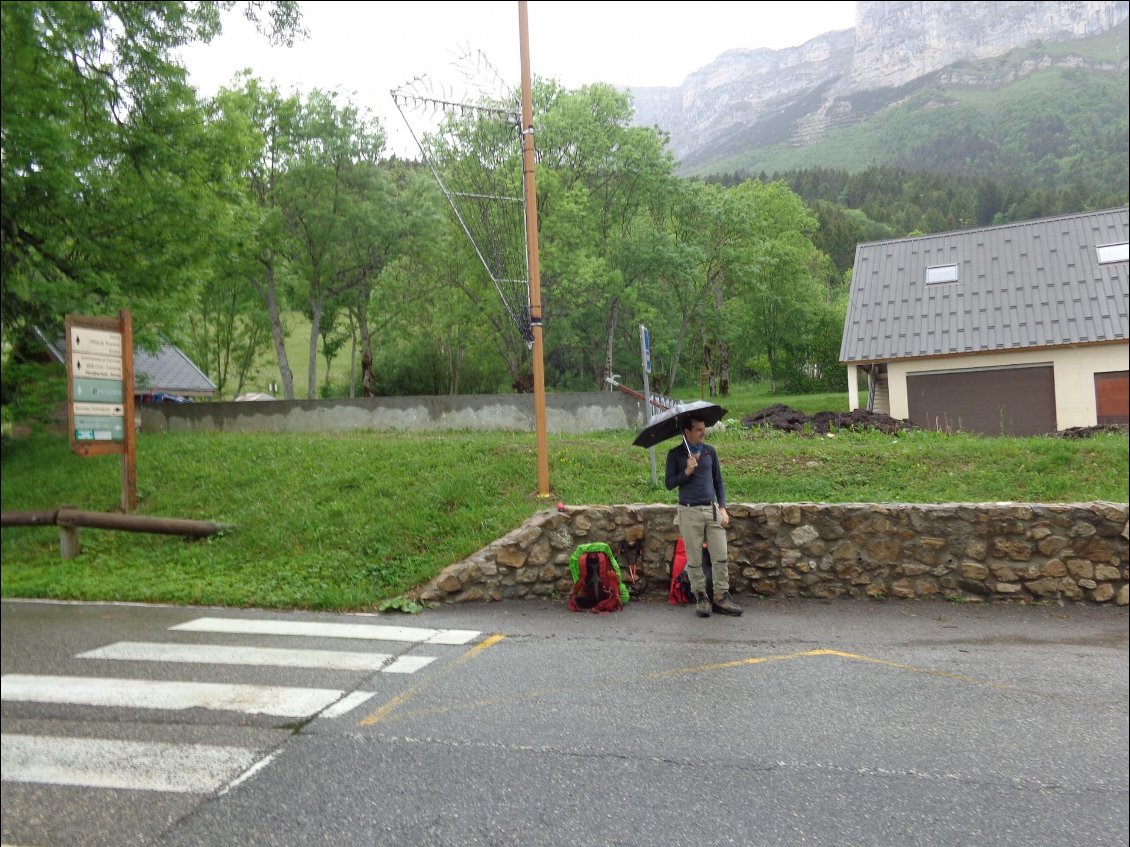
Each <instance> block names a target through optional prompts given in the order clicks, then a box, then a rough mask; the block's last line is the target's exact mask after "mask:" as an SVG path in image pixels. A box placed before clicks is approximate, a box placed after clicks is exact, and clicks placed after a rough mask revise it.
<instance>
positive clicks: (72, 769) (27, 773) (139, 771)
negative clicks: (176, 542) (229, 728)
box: [0, 617, 480, 794]
mask: <svg viewBox="0 0 1130 847" xmlns="http://www.w3.org/2000/svg"><path fill="white" fill-rule="evenodd" d="M168 630H169V631H170V632H174V633H179V632H185V633H197V634H199V633H206V634H208V633H210V634H216V635H225V636H245V637H246V638H261V637H270V638H287V637H293V638H318V639H331V638H332V639H343V640H344V639H353V640H356V641H364V642H375V641H387V642H398V643H402V644H403V643H408V644H418V645H444V646H447V645H450V646H459V645H463V644H467V643H469V642H471V641H473V640H474V639H475V638H477V637H478V636H479V635H480V633H479V632H477V631H472V630H445V629H429V628H425V627H419V628H412V627H401V626H385V625H376V624H356V623H323V622H315V621H291V620H269V619H248V618H221V617H201V618H196V619H195V620H191V621H187V622H185V623H182V624H177V625H175V626H171V627H169V628H168ZM291 643H293V642H291ZM402 649H410V648H402ZM75 658H76V659H83V660H101V661H121V662H159V663H163V664H167V665H176V664H193V665H196V666H209V665H214V666H231V665H238V666H248V667H263V668H308V669H316V670H321V671H342V672H347V673H381V674H412V673H415V672H417V671H419V670H420V669H421V668H424V667H426V666H427V665H429V664H431V663H432V662H434V661H436V657H435V656H423V655H400V656H397V655H394V654H393V653H388V652H367V651H365V650H357V649H353V650H329V649H304V648H296V647H290V646H287V647H279V646H263V645H262V644H255V645H249V644H229V643H224V644H198V643H192V644H184V643H175V642H146V641H118V642H114V643H112V644H107V645H105V646H103V647H98V648H96V649H93V650H86V651H84V652H81V653H78V654H76V656H75ZM375 695H376V692H374V691H350V690H343V689H337V688H304V687H292V686H273V685H248V684H229V683H212V682H187V681H162V680H145V679H118V678H105V677H88V676H66V675H34V674H20V673H11V674H5V675H4V676H3V677H0V699H2V700H3V701H4V702H5V703H45V704H61V705H77V706H94V707H109V708H120V709H153V710H158V709H159V710H185V709H208V710H217V711H224V712H234V713H241V714H247V715H267V716H271V717H279V718H286V719H307V718H311V717H315V716H317V717H321V718H330V719H333V718H340V717H342V716H344V715H347V714H349V713H350V712H352V711H353V710H355V709H357V708H358V707H359V706H361V705H362V704H363V703H365V702H367V701H369V700H370V699H372V698H373V697H374V696H375ZM273 756H274V754H267V755H264V752H263V751H261V750H255V749H249V748H243V747H237V746H222V745H208V744H185V743H166V742H160V741H145V742H141V741H123V740H113V739H98V738H63V737H55V736H41V735H27V734H7V733H4V734H3V781H4V782H27V783H42V784H50V785H67V786H84V787H88V788H108V789H126V790H136V791H162V792H173V793H197V794H207V793H211V792H216V791H220V790H223V791H226V790H228V789H230V788H231V787H232V786H234V785H237V784H239V782H240V781H242V780H245V779H247V778H248V777H249V776H250V775H252V774H254V773H255V772H256V771H257V770H258V769H260V768H262V767H265V766H267V765H269V763H270V762H271V761H272V760H273Z"/></svg>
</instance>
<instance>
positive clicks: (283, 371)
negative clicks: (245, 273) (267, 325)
mask: <svg viewBox="0 0 1130 847" xmlns="http://www.w3.org/2000/svg"><path fill="white" fill-rule="evenodd" d="M264 264H265V267H266V274H265V277H266V278H265V279H264V286H263V290H262V291H261V292H260V293H261V294H263V295H264V297H265V299H266V301H267V316H268V317H269V318H270V319H271V341H272V342H273V343H274V345H275V358H276V359H277V360H278V363H279V377H280V378H281V379H282V385H283V399H284V400H293V399H294V374H293V373H292V372H291V370H290V361H289V360H288V359H287V357H286V339H285V338H284V337H283V328H282V316H281V315H280V314H279V297H278V290H277V288H276V286H275V265H274V262H272V261H271V260H269V259H268V260H267V261H266V262H265V263H264Z"/></svg>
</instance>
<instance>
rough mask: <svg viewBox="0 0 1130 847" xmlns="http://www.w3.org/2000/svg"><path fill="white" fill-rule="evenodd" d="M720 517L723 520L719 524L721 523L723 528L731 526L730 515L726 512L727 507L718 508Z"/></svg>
mask: <svg viewBox="0 0 1130 847" xmlns="http://www.w3.org/2000/svg"><path fill="white" fill-rule="evenodd" d="M718 515H719V517H720V518H721V520H720V521H719V523H721V524H722V526H723V527H727V526H729V525H730V513H729V512H727V511H726V507H725V506H719V507H718Z"/></svg>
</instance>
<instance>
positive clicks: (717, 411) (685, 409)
mask: <svg viewBox="0 0 1130 847" xmlns="http://www.w3.org/2000/svg"><path fill="white" fill-rule="evenodd" d="M725 416H726V410H725V409H723V408H722V407H721V406H719V405H718V404H717V403H711V402H709V401H708V400H695V401H694V402H693V403H678V404H676V405H675V407H674V408H671V409H668V410H667V411H665V412H660V413H659V414H658V415H656V416H655V417H654V418H652V419H651V423H649V424H648V425H647V426H645V427H644V428H643V429H642V430H640V434H639V435H637V436H636V440H635V441H633V442H632V444H634V445H635V446H636V447H654V446H655V445H656V444H658V443H659V442H661V441H666V440H667V439H668V438H676V437H678V436H681V435H682V434H683V427H684V426H685V425H686V422H687V421H689V420H690V419H691V417H696V418H702V420H703V422H704V423H705V424H706V425H707V426H714V424H716V423H718V421H720V420H722V418H723V417H725Z"/></svg>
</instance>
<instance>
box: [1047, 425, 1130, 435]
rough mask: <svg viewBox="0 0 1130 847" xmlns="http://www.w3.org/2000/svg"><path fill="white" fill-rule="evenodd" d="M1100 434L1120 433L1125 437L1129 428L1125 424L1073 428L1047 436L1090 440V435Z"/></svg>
mask: <svg viewBox="0 0 1130 847" xmlns="http://www.w3.org/2000/svg"><path fill="white" fill-rule="evenodd" d="M1100 432H1121V433H1122V434H1123V435H1126V434H1127V433H1128V432H1130V427H1127V426H1126V424H1107V425H1106V426H1073V427H1070V428H1068V429H1061V430H1060V431H1059V432H1051V433H1048V434H1049V435H1051V436H1053V437H1055V438H1090V437H1091V436H1092V435H1098V434H1099V433H1100Z"/></svg>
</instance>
